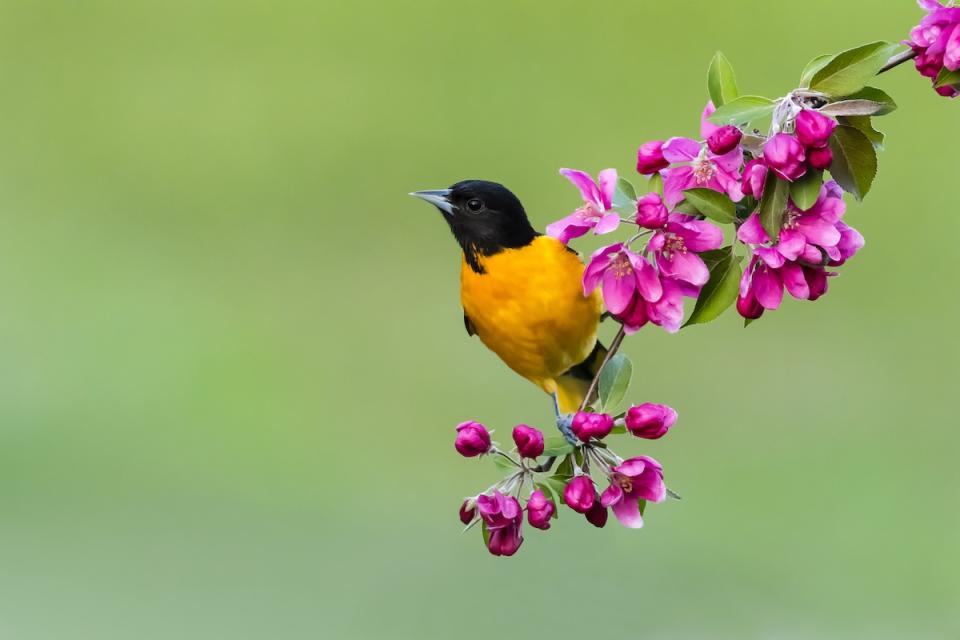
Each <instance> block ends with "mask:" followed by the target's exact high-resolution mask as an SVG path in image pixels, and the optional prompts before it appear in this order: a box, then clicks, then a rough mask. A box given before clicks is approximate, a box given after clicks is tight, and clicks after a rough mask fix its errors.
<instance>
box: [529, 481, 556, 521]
mask: <svg viewBox="0 0 960 640" xmlns="http://www.w3.org/2000/svg"><path fill="white" fill-rule="evenodd" d="M556 509H557V508H556V507H555V506H553V502H551V501H550V500H547V496H545V495H544V494H543V491H540V489H537V490H536V491H534V492H533V493H531V494H530V499H529V500H527V522H529V523H530V526H531V527H536V528H537V529H543V530H544V531H546V530H547V529H549V528H550V518H551V517H552V516H553V513H554V511H556Z"/></svg>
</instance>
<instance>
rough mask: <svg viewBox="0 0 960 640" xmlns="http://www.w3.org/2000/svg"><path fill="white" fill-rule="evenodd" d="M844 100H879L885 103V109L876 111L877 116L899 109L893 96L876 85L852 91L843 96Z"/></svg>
mask: <svg viewBox="0 0 960 640" xmlns="http://www.w3.org/2000/svg"><path fill="white" fill-rule="evenodd" d="M843 99H844V100H870V101H871V102H879V103H880V104H882V105H883V109H882V110H880V111H878V112H876V113H875V114H873V115H875V116H885V115H887V114H888V113H890V112H892V111H896V110H897V103H896V102H894V101H893V98H891V97H890V95H889V94H887V92H886V91H881V90H880V89H877V88H876V87H864V88H863V89H860V91H857V92H856V93H851V94H850V95H848V96H844V97H843Z"/></svg>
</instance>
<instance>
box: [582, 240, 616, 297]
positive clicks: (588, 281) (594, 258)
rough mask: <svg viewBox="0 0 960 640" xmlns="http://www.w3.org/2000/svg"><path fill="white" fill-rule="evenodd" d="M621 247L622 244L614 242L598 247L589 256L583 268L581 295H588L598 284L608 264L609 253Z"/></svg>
mask: <svg viewBox="0 0 960 640" xmlns="http://www.w3.org/2000/svg"><path fill="white" fill-rule="evenodd" d="M621 249H623V244H621V243H619V242H618V243H616V244H611V245H607V246H606V247H600V248H599V249H597V250H596V251H594V252H593V255H591V256H590V262H588V263H587V267H586V269H584V270H583V295H585V296H588V295H590V294H591V293H592V292H593V290H594V289H596V288H597V287H598V286H600V282H601V280H602V279H603V272H604V271H605V270H606V268H607V266H609V264H610V255H611V254H613V253H617V252H618V251H620V250H621Z"/></svg>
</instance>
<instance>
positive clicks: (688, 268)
mask: <svg viewBox="0 0 960 640" xmlns="http://www.w3.org/2000/svg"><path fill="white" fill-rule="evenodd" d="M657 265H658V266H659V267H660V272H661V273H663V275H665V276H667V277H668V278H673V279H674V280H683V281H684V282H689V283H690V284H692V285H694V286H698V287H702V286H703V285H705V284H706V283H707V280H709V279H710V271H709V270H708V269H707V265H706V264H704V262H703V259H702V258H701V257H700V256H698V255H697V254H695V253H689V252H688V253H674V254H673V255H672V256H671V257H670V259H669V260H668V259H667V258H665V257H664V255H663V254H662V253H661V254H659V255H658V256H657Z"/></svg>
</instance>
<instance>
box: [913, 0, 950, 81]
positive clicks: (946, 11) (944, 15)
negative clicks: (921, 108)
mask: <svg viewBox="0 0 960 640" xmlns="http://www.w3.org/2000/svg"><path fill="white" fill-rule="evenodd" d="M917 4H919V5H920V7H921V8H922V9H924V10H925V11H926V12H927V15H926V16H924V18H923V20H921V21H920V24H918V25H917V26H916V27H914V28H913V29H912V30H911V31H910V39H909V40H907V41H905V42H904V44H907V45H909V46H910V48H911V49H913V52H914V53H915V54H916V62H915V64H916V66H917V71H919V72H920V74H921V75H923V76H925V77H927V78H930V80H931V82H932V83H933V86H934V89H935V90H936V92H937V93H939V94H940V95H942V96H946V97H948V98H956V97H957V96H958V95H960V7H955V6H952V3H951V6H944V5H942V4H940V3H939V2H937V1H936V0H917Z"/></svg>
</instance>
